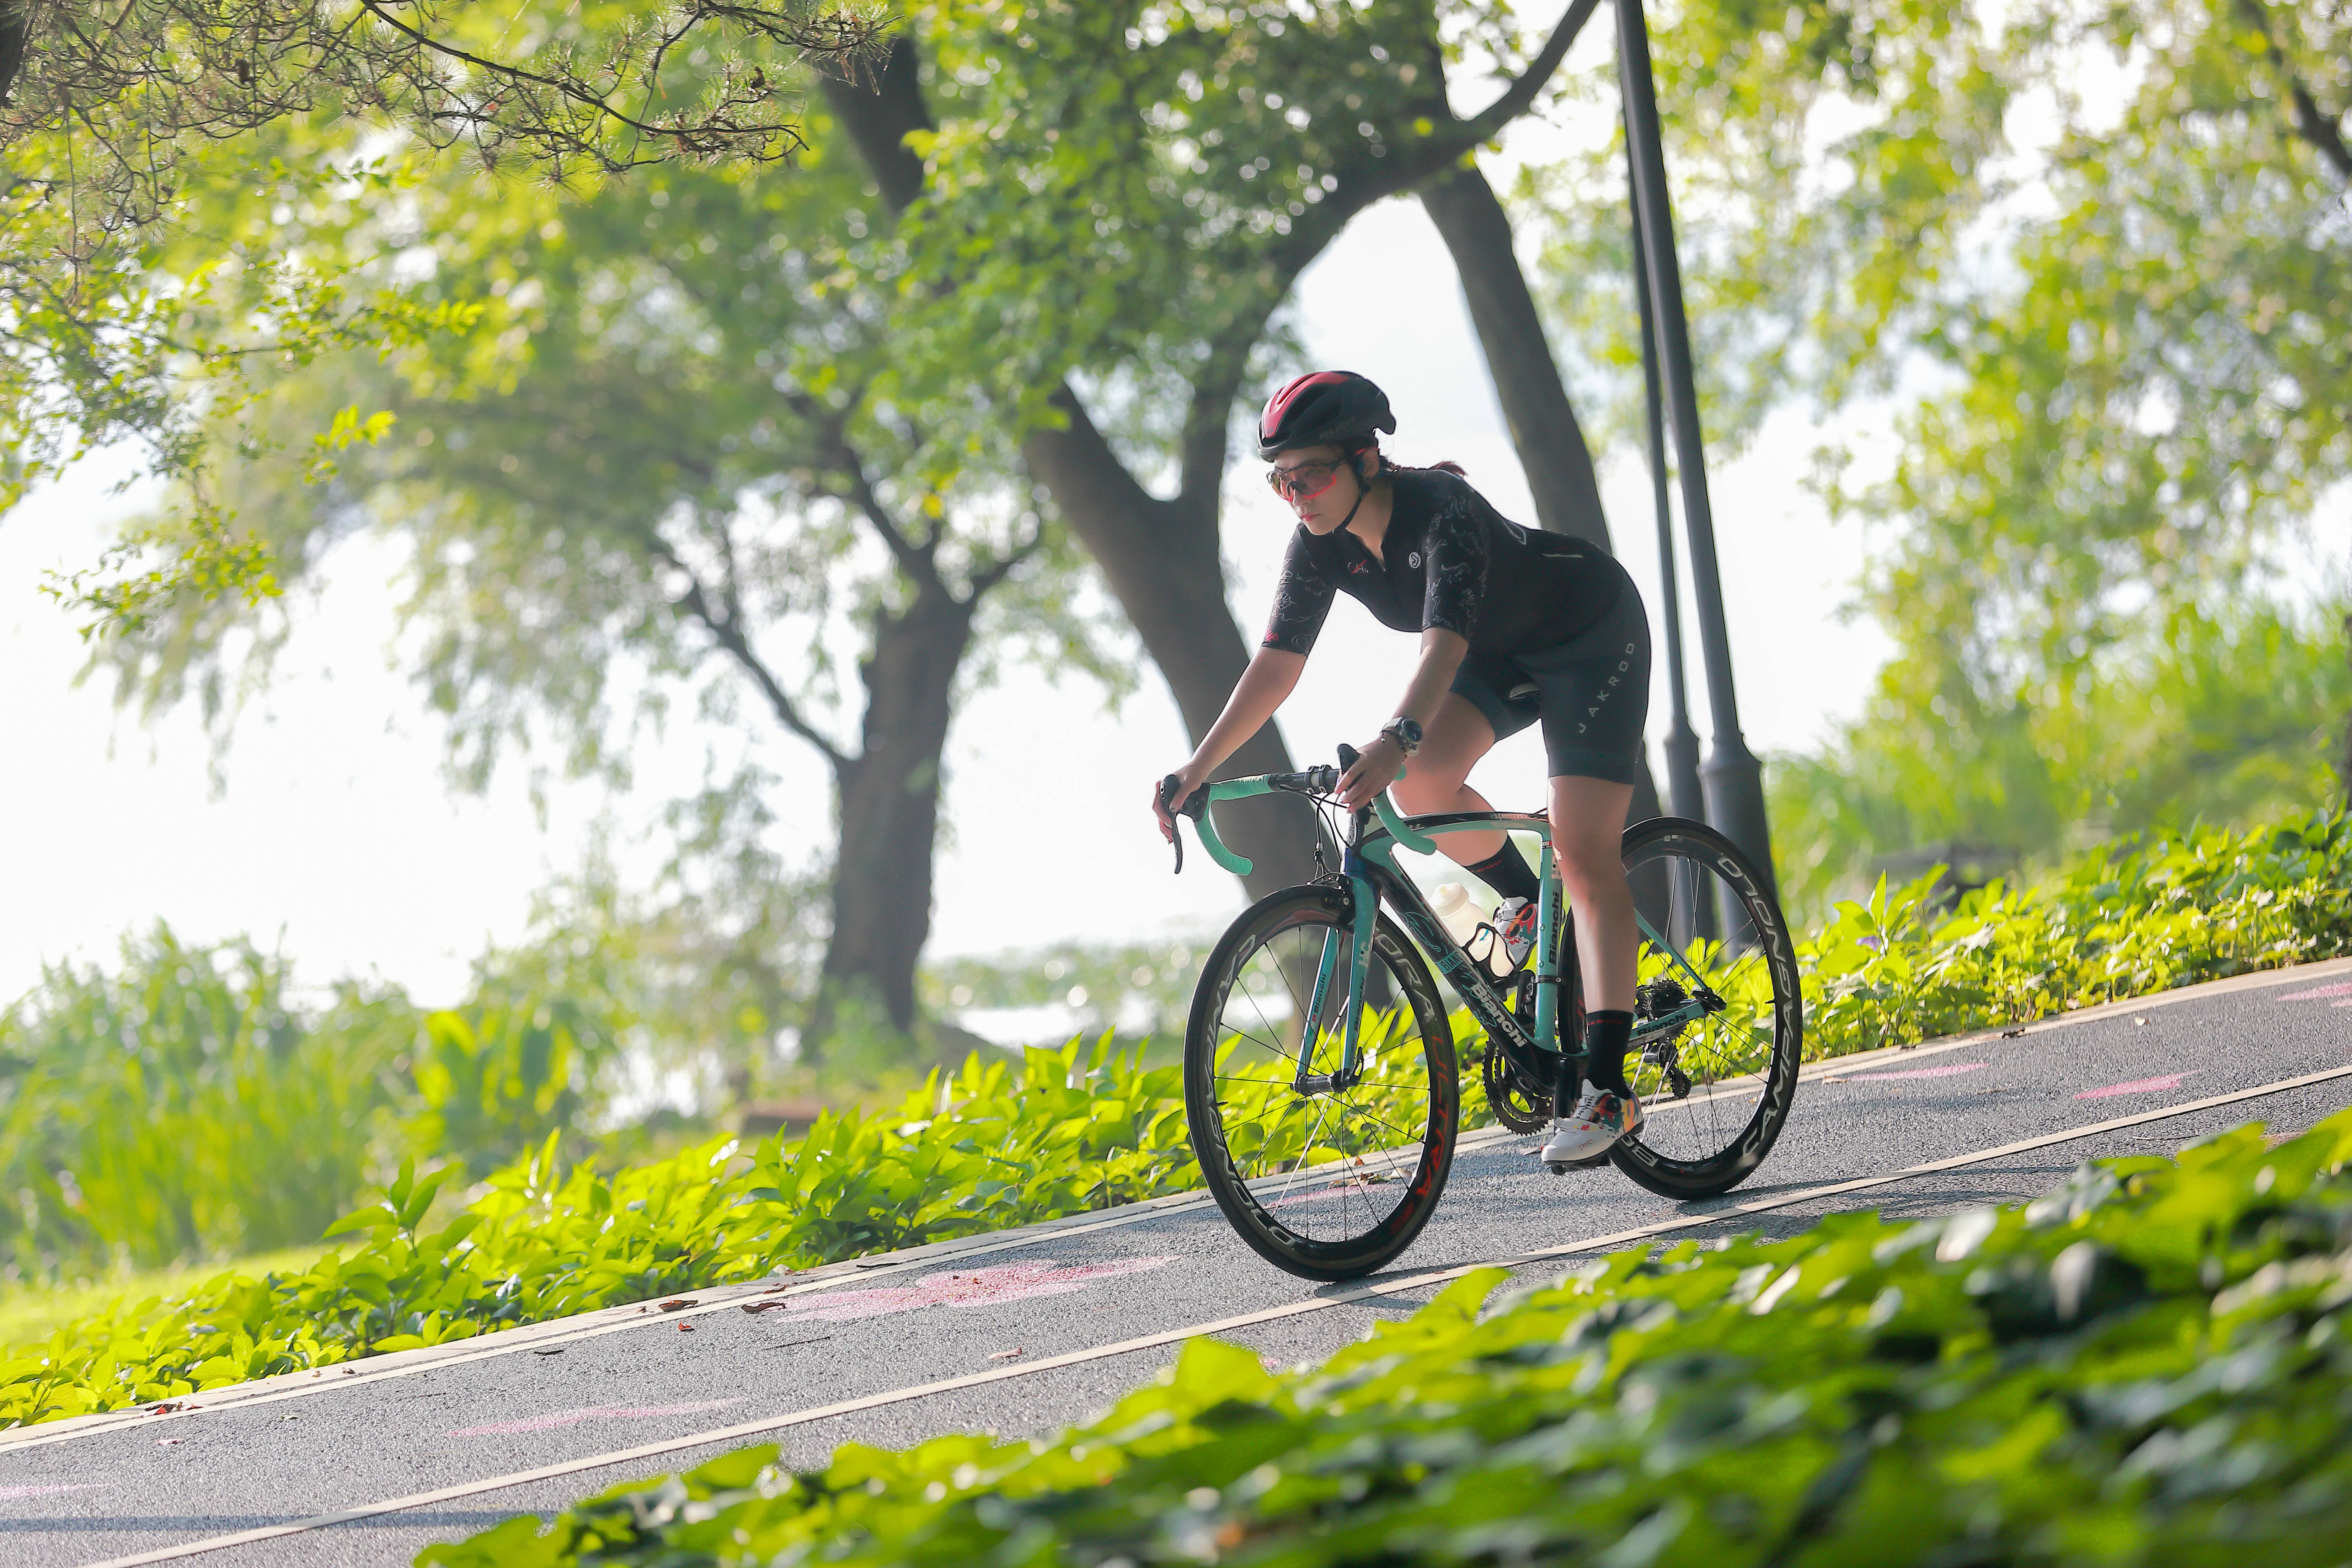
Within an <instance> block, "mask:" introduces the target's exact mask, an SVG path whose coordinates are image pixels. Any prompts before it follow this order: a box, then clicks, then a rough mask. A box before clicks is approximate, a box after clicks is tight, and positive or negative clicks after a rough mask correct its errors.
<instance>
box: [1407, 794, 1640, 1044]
mask: <svg viewBox="0 0 2352 1568" xmlns="http://www.w3.org/2000/svg"><path fill="white" fill-rule="evenodd" d="M1631 805H1633V785H1632V784H1611V783H1610V782H1609V781H1608V780H1606V779H1592V778H1580V777H1575V776H1572V775H1563V776H1561V777H1559V778H1556V779H1554V780H1552V781H1551V843H1552V852H1553V854H1554V855H1555V856H1556V857H1557V858H1558V860H1559V881H1560V889H1561V890H1562V891H1563V892H1565V893H1566V894H1567V895H1568V901H1569V907H1570V908H1571V909H1573V910H1575V911H1576V962H1577V965H1578V968H1579V970H1580V973H1582V975H1583V978H1584V1005H1585V1006H1587V1007H1588V1008H1591V1010H1592V1011H1594V1012H1606V1011H1610V1010H1612V1009H1616V1010H1622V1011H1625V1012H1631V1011H1633V982H1634V979H1635V956H1634V955H1635V952H1636V951H1637V949H1638V945H1639V944H1638V943H1637V942H1636V941H1635V937H1634V927H1633V889H1631V888H1630V887H1628V886H1627V885H1626V883H1625V860H1624V854H1623V851H1622V847H1621V845H1622V840H1623V838H1624V836H1625V812H1626V809H1627V808H1628V807H1629V806H1631ZM1441 842H1443V841H1442V840H1441Z"/></svg>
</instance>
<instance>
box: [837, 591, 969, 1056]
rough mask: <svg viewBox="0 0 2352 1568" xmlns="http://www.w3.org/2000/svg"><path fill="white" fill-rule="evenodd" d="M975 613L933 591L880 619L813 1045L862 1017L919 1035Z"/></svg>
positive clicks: (850, 767) (841, 771) (848, 793)
mask: <svg viewBox="0 0 2352 1568" xmlns="http://www.w3.org/2000/svg"><path fill="white" fill-rule="evenodd" d="M974 599H975V601H976V599H977V595H974ZM973 609H974V603H972V602H967V601H964V600H961V599H958V598H957V597H956V596H955V595H953V594H952V593H950V591H948V589H947V588H946V587H945V586H944V585H943V584H939V583H937V582H933V583H930V584H919V586H918V591H917V594H916V596H915V600H914V602H913V603H912V604H911V605H908V606H907V607H906V608H905V609H903V610H900V611H898V612H897V613H896V614H888V613H885V614H881V615H877V616H876V617H875V632H874V648H873V652H872V653H871V654H870V655H868V656H867V658H866V661H865V662H864V663H863V664H862V665H860V666H859V668H858V673H859V675H860V676H861V677H862V678H863V679H864V681H865V685H866V718H865V732H864V742H865V744H864V747H863V749H862V751H861V752H859V754H858V755H857V756H856V757H854V758H847V759H844V760H843V761H841V762H840V763H837V764H836V767H835V779H836V783H837V786H838V790H839V809H840V816H841V850H840V854H839V857H838V858H836V860H835V863H834V871H833V934H832V938H831V940H830V942H828V944H827V946H826V948H825V954H824V971H823V976H822V980H821V983H820V987H819V994H818V999H817V1005H816V1010H815V1012H814V1015H813V1016H812V1018H811V1020H810V1023H809V1026H808V1028H807V1031H806V1033H807V1035H808V1036H809V1037H811V1038H812V1039H825V1038H828V1037H831V1036H832V1035H834V1034H835V1032H836V1031H837V1030H840V1029H842V1028H844V1027H845V1026H852V1025H854V1024H856V1022H858V1021H859V1019H860V1017H861V1016H863V1018H864V1019H865V1021H866V1022H867V1023H869V1024H870V1025H872V1026H880V1025H883V1024H886V1023H887V1026H888V1027H889V1029H890V1030H891V1031H893V1032H895V1033H896V1034H898V1035H900V1036H904V1035H906V1034H907V1033H908V1031H909V1030H911V1029H912V1028H913V1027H914V1024H915V1016H916V1005H915V964H916V960H917V959H918V958H919V957H920V956H921V954H922V951H923V944H924V943H925V942H927V941H928V940H929V937H930V932H931V852H932V847H933V843H934V841H935V839H936V838H937V837H938V832H939V820H940V756H941V754H942V752H944V751H945V749H946V746H947V735H948V721H949V717H950V697H951V696H952V694H953V690H954V687H955V679H956V673H957V671H958V669H959V668H961V666H962V663H963V657H964V653H965V651H966V650H967V649H968V648H969V647H971V624H972V613H973Z"/></svg>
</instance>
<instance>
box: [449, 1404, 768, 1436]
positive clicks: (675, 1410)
mask: <svg viewBox="0 0 2352 1568" xmlns="http://www.w3.org/2000/svg"><path fill="white" fill-rule="evenodd" d="M742 1403H743V1402H742V1401H741V1400H740V1399H704V1400H698V1401H697V1402H696V1403H694V1404H692V1405H586V1406H583V1408H581V1409H578V1410H558V1411H556V1412H554V1413H553V1414H551V1415H532V1416H528V1417H526V1418H525V1419H523V1420H520V1421H493V1422H491V1423H489V1424H488V1426H460V1427H459V1428H458V1429H457V1430H456V1431H455V1432H447V1433H444V1434H443V1436H448V1437H507V1436H513V1435H514V1434H516V1433H518V1432H552V1431H554V1430H555V1429H556V1428H557V1427H559V1426H579V1425H580V1424H581V1423H582V1422H583V1421H643V1420H646V1419H647V1418H649V1417H651V1416H655V1415H701V1414H702V1413H703V1412H704V1411H706V1410H724V1409H726V1408H727V1407H728V1406H729V1405H740V1404H742Z"/></svg>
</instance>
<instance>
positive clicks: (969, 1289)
mask: <svg viewBox="0 0 2352 1568" xmlns="http://www.w3.org/2000/svg"><path fill="white" fill-rule="evenodd" d="M1175 1261H1176V1259H1175V1258H1172V1257H1170V1258H1122V1259H1120V1260H1119V1261H1118V1262H1117V1263H1090V1264H1087V1265H1084V1266H1083V1267H1080V1268H1058V1267H1056V1266H1055V1265H1054V1264H1052V1263H1050V1262H1046V1261H1045V1260H1043V1259H1040V1260H1038V1261H1037V1262H1034V1263H1008V1264H1004V1265H1003V1266H1001V1267H999V1268H975V1269H971V1270H969V1271H958V1272H956V1273H952V1274H928V1275H925V1276H924V1277H923V1278H922V1279H918V1280H916V1281H915V1282H914V1283H913V1284H912V1285H892V1286H886V1287H884V1288H882V1289H876V1290H835V1291H830V1292H828V1293H826V1294H824V1295H821V1296H816V1297H814V1298H812V1299H811V1304H810V1306H809V1309H808V1310H806V1311H796V1312H794V1313H793V1320H794V1321H814V1322H820V1323H854V1322H856V1321H859V1320H860V1319H864V1318H881V1317H887V1316H888V1315H890V1314H891V1313H893V1312H912V1311H915V1310H919V1309H920V1308H924V1307H977V1306H980V1305H982V1304H983V1303H990V1302H996V1301H1026V1300H1033V1299H1034V1298H1035V1297H1039V1296H1066V1295H1069V1294H1070V1293H1071V1292H1072V1291H1075V1290H1083V1289H1086V1288H1087V1286H1089V1285H1091V1284H1093V1283H1094V1282H1095V1281H1096V1280H1097V1279H1117V1278H1118V1277H1119V1276H1120V1275H1122V1274H1146V1273H1149V1272H1150V1271H1151V1270H1152V1269H1154V1268H1165V1267H1166V1266H1167V1265H1169V1264H1171V1263H1173V1262H1175Z"/></svg>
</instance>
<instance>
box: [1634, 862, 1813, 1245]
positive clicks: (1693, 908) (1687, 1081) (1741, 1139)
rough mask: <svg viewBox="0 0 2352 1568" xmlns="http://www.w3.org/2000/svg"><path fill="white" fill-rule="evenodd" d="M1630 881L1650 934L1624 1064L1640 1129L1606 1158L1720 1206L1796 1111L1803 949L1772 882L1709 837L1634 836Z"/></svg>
mask: <svg viewBox="0 0 2352 1568" xmlns="http://www.w3.org/2000/svg"><path fill="white" fill-rule="evenodd" d="M1625 870H1626V873H1627V876H1628V878H1629V879H1631V880H1632V881H1633V884H1634V887H1635V889H1636V892H1637V901H1639V902H1640V903H1641V904H1642V905H1643V910H1642V912H1643V920H1644V921H1645V922H1646V927H1647V929H1644V930H1643V931H1642V932H1641V947H1640V957H1639V961H1638V967H1639V976H1638V978H1639V982H1640V984H1639V989H1638V991H1637V992H1636V998H1637V1002H1636V1006H1635V1009H1634V1014H1633V1046H1632V1047H1631V1048H1630V1049H1629V1050H1628V1051H1627V1052H1626V1054H1625V1078H1626V1082H1627V1086H1628V1087H1629V1088H1631V1089H1633V1092H1634V1094H1635V1095H1637V1096H1638V1097H1639V1098H1640V1099H1641V1101H1642V1111H1643V1122H1642V1129H1641V1131H1639V1132H1638V1133H1636V1134H1634V1135H1633V1136H1632V1137H1630V1138H1626V1139H1622V1140H1621V1141H1620V1142H1618V1144H1617V1146H1616V1147H1615V1148H1613V1149H1612V1150H1611V1151H1610V1158H1611V1160H1612V1162H1613V1163H1615V1164H1616V1166H1617V1168H1618V1169H1619V1170H1622V1171H1623V1172H1624V1173H1626V1174H1627V1175H1628V1176H1631V1177H1632V1178H1633V1180H1634V1181H1636V1182H1638V1183H1640V1184H1642V1185H1643V1186H1645V1187H1647V1188H1649V1189H1650V1190H1651V1191H1652V1192H1654V1193H1661V1194H1664V1195H1666V1196H1668V1197H1675V1198H1698V1197H1712V1196H1714V1195H1715V1194H1717V1193H1724V1192H1728V1191H1730V1190H1731V1189H1732V1188H1733V1187H1736V1186H1738V1184H1740V1183H1741V1182H1744V1181H1746V1180H1747V1179H1748V1173H1750V1172H1752V1171H1753V1170H1755V1169H1756V1167H1757V1166H1758V1165H1759V1164H1761V1163H1763V1160H1764V1156H1765V1155H1766V1154H1768V1153H1769V1152H1771V1149H1772V1143H1773V1141H1774V1140H1775V1139H1777V1138H1778V1137H1780V1129H1781V1127H1782V1125H1783V1124H1784V1123H1786V1122H1787V1121H1788V1119H1789V1107H1790V1102H1791V1101H1792V1100H1794V1099H1795V1098H1796V1092H1797V1066H1798V1058H1799V1056H1800V1054H1801V1051H1802V1048H1803V1043H1804V1004H1803V1001H1802V998H1801V995H1800V994H1799V991H1798V988H1797V958H1796V949H1795V946H1794V944H1793V943H1792V942H1790V940H1789V930H1788V926H1787V925H1786V924H1785V923H1784V922H1783V921H1782V920H1781V918H1780V908H1779V906H1778V905H1776V904H1775V903H1774V902H1773V901H1772V898H1771V895H1770V894H1769V892H1768V891H1767V890H1766V884H1765V881H1764V879H1763V878H1762V877H1761V876H1760V875H1759V873H1758V872H1757V870H1756V868H1755V867H1754V866H1753V865H1752V864H1750V863H1749V861H1748V858H1747V857H1746V856H1745V855H1743V854H1741V853H1740V852H1739V850H1738V847H1735V846H1734V845H1733V844H1732V842H1731V841H1730V840H1729V839H1727V838H1726V837H1723V835H1721V834H1720V833H1717V832H1716V831H1715V830H1714V829H1713V828H1711V827H1708V826H1705V825H1703V824H1700V823H1696V822H1690V821H1686V820H1685V819H1683V818H1680V817H1671V816H1668V817H1658V818H1655V819H1654V820H1652V821H1649V822H1643V823H1637V824H1636V825H1635V826H1633V827H1631V828H1629V829H1627V830H1626V834H1625ZM1645 890H1646V891H1647V892H1648V893H1649V894H1650V895H1651V896H1650V897H1646V898H1644V897H1639V895H1641V894H1642V893H1643V892H1644V891H1645ZM1661 917H1663V918H1661ZM1694 1002H1696V1004H1697V1005H1696V1006H1694V1005H1693V1003H1694Z"/></svg>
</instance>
